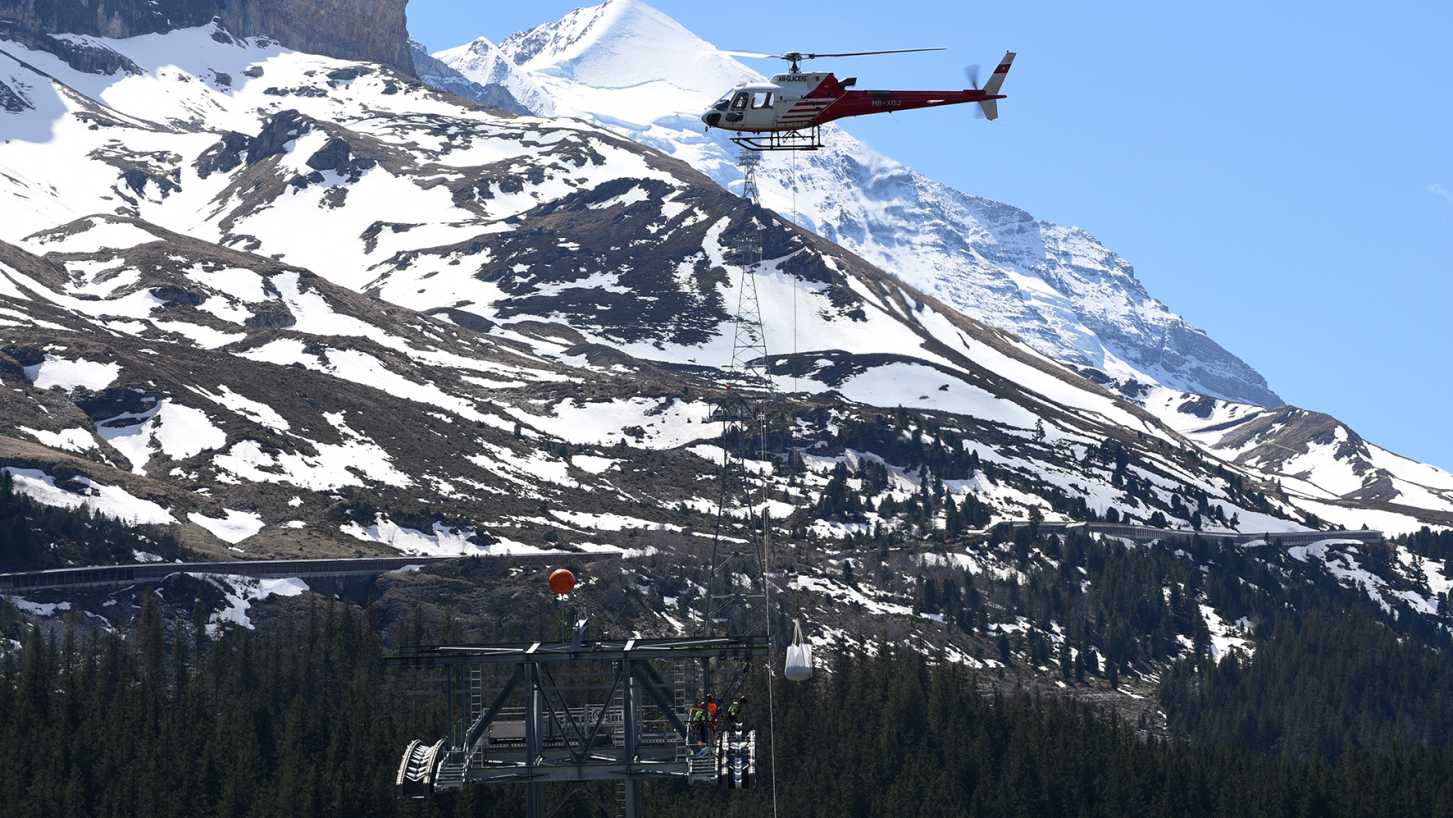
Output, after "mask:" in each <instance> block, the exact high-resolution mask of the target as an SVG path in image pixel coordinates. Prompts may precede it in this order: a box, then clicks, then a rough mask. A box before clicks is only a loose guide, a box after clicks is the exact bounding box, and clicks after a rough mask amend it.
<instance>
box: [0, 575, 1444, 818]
mask: <svg viewBox="0 0 1453 818" xmlns="http://www.w3.org/2000/svg"><path fill="white" fill-rule="evenodd" d="M164 610H165V609H164V607H163V606H162V605H160V604H159V603H158V601H157V598H156V597H155V596H154V595H151V594H147V595H145V597H144V599H143V603H142V608H141V611H140V613H139V615H138V616H137V617H136V619H135V621H134V623H133V625H132V626H131V632H130V633H127V634H125V635H123V634H109V635H101V636H96V637H88V638H85V639H80V638H77V637H76V636H75V632H74V631H67V632H62V633H61V634H60V635H58V636H53V637H51V638H46V637H43V636H42V635H41V632H40V631H39V630H33V631H31V634H30V636H29V639H28V642H27V644H25V645H24V648H23V650H22V651H21V652H19V654H18V655H17V653H15V652H11V653H10V654H8V656H7V658H6V659H5V661H4V666H3V668H0V799H3V800H0V803H4V804H5V805H6V807H5V814H6V815H7V816H12V817H13V818H40V817H41V816H47V817H49V816H88V815H97V816H158V817H159V818H165V817H166V816H176V817H177V818H182V817H183V816H219V817H227V818H230V817H232V816H239V817H240V816H371V815H379V816H393V815H403V816H434V815H442V816H450V815H471V816H484V815H491V816H511V815H516V814H519V813H520V812H521V811H522V804H523V799H522V797H521V794H520V793H519V792H517V791H512V790H511V789H509V788H497V789H490V790H473V791H468V792H467V793H466V794H465V795H464V796H461V797H458V798H456V799H454V800H452V801H444V802H439V803H437V804H436V803H428V802H401V801H396V800H395V799H394V797H393V788H392V782H393V776H394V773H395V771H396V768H397V764H398V759H399V754H400V752H401V750H402V748H403V747H404V745H405V744H406V743H407V741H408V740H409V739H410V738H415V737H418V736H421V735H437V734H438V730H439V724H440V723H441V721H440V716H441V714H440V713H439V712H438V710H437V706H438V705H437V701H438V699H437V696H429V695H419V689H418V682H417V680H416V679H413V678H412V677H410V676H408V675H407V674H404V673H401V672H398V671H388V670H385V669H384V666H383V665H382V663H381V662H380V659H381V657H382V656H383V655H384V653H385V650H386V648H385V646H384V645H383V644H382V642H381V641H380V639H379V637H378V636H377V635H376V628H375V627H374V623H372V622H371V613H370V610H369V609H367V608H358V607H356V606H351V605H347V604H345V603H340V602H328V601H321V600H320V601H315V602H312V603H310V604H309V606H308V608H307V611H306V614H305V615H301V616H296V617H291V618H289V619H287V620H286V621H285V623H284V624H282V625H280V626H279V627H277V628H275V629H272V630H263V631H257V632H254V631H248V630H240V629H239V630H232V631H227V632H225V633H224V634H222V635H221V636H219V637H218V638H216V639H213V638H209V637H208V636H207V629H206V628H205V627H204V626H203V625H202V623H201V622H195V623H193V622H188V621H186V620H172V621H168V620H166V619H165V613H164ZM1334 626H1335V623H1333V622H1328V621H1319V620H1318V619H1317V618H1316V617H1312V616H1309V617H1306V618H1304V620H1303V621H1302V622H1301V624H1300V625H1299V627H1301V628H1303V629H1304V630H1305V631H1306V634H1304V635H1305V637H1306V638H1305V639H1303V640H1302V641H1298V642H1293V641H1288V643H1287V644H1289V645H1291V644H1294V645H1298V647H1293V648H1288V650H1291V651H1293V652H1294V655H1291V656H1287V657H1272V658H1271V659H1269V660H1268V661H1265V662H1263V660H1262V659H1261V658H1260V657H1261V656H1262V655H1264V654H1258V656H1257V658H1256V659H1253V660H1252V661H1251V663H1250V664H1249V665H1248V666H1246V667H1242V666H1240V665H1237V664H1235V663H1233V662H1223V664H1222V665H1221V666H1220V668H1219V669H1216V670H1215V671H1214V672H1213V673H1212V675H1210V676H1209V677H1205V676H1200V677H1198V678H1201V679H1202V680H1203V681H1202V682H1201V683H1200V684H1193V683H1192V681H1191V678H1192V676H1193V675H1194V674H1192V673H1191V669H1190V668H1182V669H1180V670H1179V671H1178V672H1177V673H1176V674H1172V676H1171V678H1170V679H1168V683H1167V686H1166V688H1165V690H1166V691H1167V702H1166V704H1167V707H1168V708H1169V710H1170V712H1171V715H1172V720H1173V722H1174V723H1176V724H1177V725H1178V726H1180V727H1182V728H1183V729H1184V735H1185V737H1184V738H1166V737H1164V736H1159V735H1153V734H1150V733H1147V732H1146V731H1144V730H1141V729H1139V728H1137V726H1136V725H1134V724H1132V723H1128V722H1126V721H1124V720H1121V719H1120V718H1118V717H1117V716H1116V715H1115V714H1114V713H1112V712H1109V711H1106V710H1102V709H1098V708H1096V707H1093V706H1091V705H1087V704H1084V703H1079V702H1076V701H1075V700H1074V699H1071V698H1066V697H1060V696H1054V697H1041V696H1039V695H1036V694H1032V693H1028V692H1024V691H1015V690H1007V691H1006V690H1003V689H995V688H994V687H993V685H991V684H989V682H990V681H991V680H990V679H988V678H986V677H981V676H977V675H975V673H974V672H972V671H968V670H966V669H963V668H962V667H961V666H957V665H952V664H948V663H935V662H933V661H931V660H928V659H925V658H924V657H922V656H919V655H918V654H916V653H912V652H906V653H905V652H902V651H898V650H895V649H894V648H893V647H892V646H890V645H887V644H880V645H876V646H875V649H876V656H867V655H857V654H849V655H842V656H840V657H837V658H836V659H834V660H833V662H832V664H831V667H830V670H829V671H828V672H821V673H819V674H817V676H816V678H815V679H814V681H813V682H812V683H810V684H807V685H787V684H785V683H781V682H779V687H778V688H777V705H778V707H777V713H778V717H777V720H776V747H777V751H778V758H777V760H776V769H777V773H778V776H779V777H778V787H777V797H778V799H779V808H780V814H783V815H793V816H960V815H968V816H1046V815H1048V816H1060V815H1063V816H1079V815H1086V816H1090V815H1104V816H1123V815H1161V816H1202V815H1205V816H1211V815H1226V816H1231V815H1236V816H1287V817H1288V818H1291V817H1292V816H1387V815H1406V816H1414V815H1417V816H1424V815H1453V777H1450V776H1449V772H1453V753H1450V752H1449V750H1448V748H1447V742H1446V741H1445V740H1443V737H1444V736H1445V735H1446V732H1445V731H1446V727H1447V715H1446V707H1447V705H1446V702H1447V701H1449V700H1450V698H1448V697H1446V696H1443V695H1440V694H1442V693H1445V692H1447V686H1448V674H1447V672H1446V671H1439V670H1437V668H1436V667H1434V664H1433V663H1422V664H1419V663H1417V662H1413V661H1411V660H1409V657H1407V656H1402V655H1399V654H1398V647H1397V640H1396V639H1393V640H1391V641H1384V640H1383V639H1382V638H1381V637H1380V636H1379V635H1376V634H1372V633H1363V632H1361V631H1359V630H1357V629H1350V630H1349V629H1342V630H1340V631H1337V630H1336V629H1335V627H1334ZM1288 627H1292V626H1291V625H1288ZM1334 634H1335V636H1336V638H1337V639H1338V640H1339V642H1340V644H1339V649H1337V650H1335V651H1324V650H1322V648H1323V647H1327V645H1325V644H1324V642H1323V641H1320V640H1326V639H1332V638H1334ZM1272 644H1273V645H1276V644H1277V642H1276V641H1275V640H1274V641H1273V642H1272ZM18 657H23V661H21V660H20V658H18ZM1338 657H1345V658H1338ZM1287 658H1290V659H1294V660H1296V661H1297V662H1299V663H1300V664H1301V665H1302V666H1303V667H1301V668H1298V669H1297V670H1296V671H1295V672H1293V673H1291V674H1290V675H1288V674H1286V673H1285V672H1283V673H1280V674H1277V673H1272V672H1269V671H1266V670H1264V669H1263V667H1262V666H1263V665H1269V666H1272V667H1281V668H1283V671H1285V665H1284V664H1283V661H1282V660H1283V659H1287ZM1193 688H1195V689H1193ZM1374 694H1376V696H1377V697H1378V700H1379V701H1382V702H1386V703H1387V707H1388V708H1391V709H1392V710H1393V711H1397V712H1382V711H1380V710H1377V709H1375V708H1370V707H1368V706H1367V701H1366V700H1367V699H1368V698H1369V697H1371V696H1373V695H1374ZM1182 698H1183V699H1184V700H1185V701H1181V700H1180V699H1182ZM753 701H755V702H761V701H765V698H764V696H763V695H761V692H760V691H758V695H756V696H754V697H753ZM764 718H765V716H764V714H763V713H761V712H751V713H749V719H750V720H752V721H753V722H754V723H755V725H756V726H757V727H758V728H759V729H760V728H761V727H762V726H763V724H762V721H763V720H764ZM1248 731H1249V732H1248ZM764 744H765V738H764ZM764 752H765V747H764ZM770 766H771V760H770V758H769V757H767V756H766V755H764V756H763V758H762V759H761V762H760V765H759V769H761V770H763V771H765V770H766V769H768V768H769V767H770ZM759 783H760V784H762V785H763V786H759V787H758V788H756V789H753V790H748V791H724V790H717V789H715V788H713V787H710V786H707V787H700V786H698V787H690V788H688V787H687V786H686V785H684V784H683V785H675V784H670V785H668V784H662V785H656V786H653V787H648V789H647V795H648V803H649V805H650V811H651V814H653V815H671V816H723V815H743V816H745V815H767V814H770V800H771V790H770V788H769V787H767V786H765V785H766V784H767V776H766V775H763V776H762V778H761V781H760V782H759ZM558 814H562V815H578V816H585V815H592V814H594V813H592V812H590V807H589V805H588V804H587V803H586V802H584V801H581V802H579V803H575V802H572V804H570V805H567V806H566V807H565V808H564V809H563V810H562V811H561V812H560V813H558Z"/></svg>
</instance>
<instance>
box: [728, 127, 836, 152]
mask: <svg viewBox="0 0 1453 818" xmlns="http://www.w3.org/2000/svg"><path fill="white" fill-rule="evenodd" d="M731 140H732V141H733V142H735V143H737V144H738V145H740V146H741V147H743V148H746V149H747V150H749V151H815V150H817V149H818V148H821V147H822V134H821V132H820V131H819V129H818V128H813V129H812V130H810V131H768V132H766V133H760V134H752V135H751V136H733V137H732V138H731Z"/></svg>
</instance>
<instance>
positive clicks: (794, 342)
mask: <svg viewBox="0 0 1453 818" xmlns="http://www.w3.org/2000/svg"><path fill="white" fill-rule="evenodd" d="M801 221H802V219H801V217H800V216H798V214H797V151H792V222H793V224H796V225H797V226H798V227H801V226H802V224H801ZM799 388H800V387H799V386H798V383H797V276H795V275H794V276H792V391H793V392H797V391H798V390H799Z"/></svg>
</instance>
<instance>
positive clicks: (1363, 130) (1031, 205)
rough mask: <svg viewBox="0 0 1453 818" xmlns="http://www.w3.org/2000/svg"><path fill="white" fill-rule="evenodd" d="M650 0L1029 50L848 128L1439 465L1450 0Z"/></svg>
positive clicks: (871, 41)
mask: <svg viewBox="0 0 1453 818" xmlns="http://www.w3.org/2000/svg"><path fill="white" fill-rule="evenodd" d="M587 4H588V3H584V2H569V1H568V0H565V1H564V2H562V1H561V0H535V2H532V3H528V4H526V3H519V4H503V3H490V4H484V3H476V4H470V5H468V6H462V5H461V4H458V3H457V2H449V0H413V2H412V3H411V4H410V8H409V21H410V28H411V30H412V31H413V33H414V36H415V37H416V38H417V39H419V40H420V41H422V42H424V43H425V44H426V45H428V46H429V47H430V48H432V49H438V48H444V47H448V46H452V45H457V44H458V43H460V42H463V41H465V40H468V39H472V38H473V37H475V36H478V35H481V34H482V35H485V36H488V37H490V38H492V39H496V40H498V39H502V38H503V37H504V36H506V35H508V34H510V33H512V32H514V31H517V30H521V29H525V28H529V27H531V26H533V25H535V24H538V23H541V22H545V21H546V20H549V19H554V18H556V17H559V16H560V15H561V14H563V13H564V12H566V11H568V10H569V9H571V8H574V7H576V6H579V5H587ZM654 4H655V5H656V6H657V7H658V8H660V9H662V10H663V11H665V12H667V13H668V14H671V15H672V16H674V17H675V18H676V19H678V20H680V21H681V22H682V23H684V24H685V25H686V26H687V27H688V28H690V29H692V30H693V31H695V32H696V33H698V34H700V35H701V36H702V37H704V38H705V39H707V40H709V41H711V42H714V43H716V44H718V45H720V46H723V47H727V48H741V49H760V50H774V49H799V50H804V51H807V50H865V49H873V48H902V47H912V46H946V47H948V48H949V49H950V50H949V51H948V52H947V53H945V54H929V55H905V56H901V57H869V58H860V59H858V60H851V61H842V62H839V63H835V64H834V65H833V68H835V69H837V70H839V71H840V73H847V74H854V75H858V76H860V77H862V78H863V80H862V81H863V84H864V85H866V86H871V87H897V88H912V87H950V88H952V87H960V86H961V83H962V77H963V74H962V70H961V69H962V66H963V65H965V64H968V63H981V64H985V65H990V66H991V65H993V63H994V61H995V60H996V59H997V58H998V56H999V55H1000V54H1002V53H1003V51H1004V50H1005V49H1006V48H1012V49H1014V50H1016V51H1018V52H1019V61H1018V62H1017V63H1016V64H1015V67H1014V71H1013V73H1012V74H1011V75H1010V77H1009V80H1008V82H1007V83H1006V84H1005V92H1006V93H1008V94H1009V95H1010V98H1009V99H1008V100H1006V101H1004V102H1002V103H1000V111H1001V114H1002V115H1001V118H1000V119H999V121H997V122H994V123H986V122H981V121H978V120H975V119H973V118H971V117H970V116H969V115H968V114H967V113H966V112H964V111H962V110H956V109H941V110H937V111H925V112H916V113H914V114H912V115H903V116H898V117H891V118H890V117H873V118H868V119H864V120H859V121H854V122H851V123H850V124H848V125H847V127H848V129H849V130H851V131H853V132H854V133H855V134H857V135H858V136H860V137H862V138H864V139H865V140H867V141H868V142H869V143H870V144H872V145H874V146H875V147H876V148H878V149H880V150H881V151H883V152H884V153H886V154H888V155H889V156H892V157H894V158H896V159H898V160H900V161H903V162H905V163H908V164H911V165H913V166H914V167H916V168H918V169H920V170H922V171H924V172H925V173H927V174H929V175H930V176H933V177H935V178H938V179H940V180H943V181H945V182H948V183H950V184H953V185H954V186H956V187H959V188H961V189H963V190H965V191H968V192H971V193H977V194H980V195H984V196H988V197H991V198H995V199H999V200H1002V201H1005V202H1008V203H1011V204H1014V205H1017V206H1020V207H1023V208H1025V209H1026V210H1028V211H1030V212H1031V213H1033V214H1035V215H1036V216H1038V217H1040V218H1044V219H1048V220H1051V221H1056V222H1061V223H1066V224H1077V225H1081V226H1083V227H1085V228H1087V229H1088V230H1090V231H1091V232H1093V233H1094V234H1096V235H1097V236H1098V237H1099V238H1100V239H1101V240H1103V241H1104V242H1105V243H1106V244H1107V245H1109V246H1110V247H1112V248H1114V249H1115V250H1116V251H1118V252H1119V253H1120V254H1121V255H1123V256H1125V257H1126V258H1128V259H1129V260H1130V261H1131V262H1132V263H1133V264H1134V265H1135V268H1136V271H1137V273H1138V275H1139V276H1140V278H1141V280H1142V281H1144V282H1145V285H1146V287H1147V288H1148V289H1149V290H1150V292H1151V293H1152V294H1153V295H1155V296H1157V297H1158V298H1160V299H1161V300H1162V301H1165V302H1166V303H1167V304H1169V305H1170V306H1171V308H1172V309H1175V310H1177V311H1178V312H1180V313H1181V314H1182V315H1184V316H1185V317H1186V318H1187V320H1189V321H1190V322H1191V323H1192V324H1195V325H1197V326H1200V327H1203V328H1205V329H1206V330H1207V331H1208V332H1210V333H1211V335H1212V337H1214V338H1216V339H1217V340H1218V341H1220V342H1221V343H1222V344H1223V345H1225V346H1226V347H1227V348H1228V349H1230V350H1231V351H1232V352H1235V353H1236V354H1238V355H1240V356H1241V357H1242V358H1244V359H1246V360H1247V361H1248V362H1249V363H1251V364H1252V365H1253V366H1255V367H1256V368H1257V369H1259V370H1260V371H1261V372H1262V373H1263V374H1264V375H1265V376H1266V378H1267V380H1268V381H1270V383H1271V385H1272V387H1273V388H1274V389H1276V390H1277V391H1278V392H1279V393H1280V394H1281V395H1282V397H1283V398H1285V399H1286V400H1287V401H1289V402H1291V403H1294V404H1297V405H1299V406H1304V407H1307V408H1310V409H1317V410H1321V411H1325V412H1328V413H1330V414H1333V415H1336V416H1337V417H1339V418H1341V419H1342V420H1343V421H1345V422H1347V423H1348V424H1349V425H1351V426H1352V427H1353V428H1354V429H1356V430H1358V431H1359V432H1361V433H1362V434H1363V435H1364V436H1365V437H1367V438H1368V439H1370V440H1372V441H1374V442H1377V443H1380V444H1382V445H1385V446H1387V447H1389V448H1391V449H1393V450H1394V451H1398V452H1400V453H1403V454H1406V455H1409V456H1412V457H1416V458H1418V459H1421V460H1428V461H1431V462H1434V463H1437V464H1439V465H1441V466H1443V467H1445V468H1453V434H1449V433H1448V431H1447V429H1448V425H1447V424H1448V421H1449V418H1450V417H1453V3H1449V2H1447V0H1423V2H1415V1H1414V0H1390V1H1389V2H1383V3H1366V2H1356V3H1353V2H1341V0H1332V1H1331V2H1310V1H1309V0H1296V1H1295V2H1288V1H1287V0H1283V1H1282V2H1277V3H1265V2H1249V1H1248V0H1223V1H1222V2H1213V3H1194V4H1181V3H1165V2H1163V0H1161V2H1114V1H1113V0H1112V2H1108V3H1105V2H1099V3H1091V2H1040V3H1012V2H999V3H988V2H979V3H973V4H969V3H964V2H962V0H898V2H893V3H884V2H881V0H879V1H878V2H858V0H840V1H839V2H836V3H832V4H825V3H781V2H766V1H765V0H735V2H730V3H727V2H716V3H708V2H701V0H656V2H655V3H654ZM646 56H647V57H648V56H649V55H646ZM762 67H763V69H764V70H766V69H767V68H768V66H766V65H763V66H762Z"/></svg>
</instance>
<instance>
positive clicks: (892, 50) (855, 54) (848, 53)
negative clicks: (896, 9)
mask: <svg viewBox="0 0 1453 818" xmlns="http://www.w3.org/2000/svg"><path fill="white" fill-rule="evenodd" d="M946 50H947V49H944V48H890V49H888V50H887V51H842V52H839V53H836V54H803V55H802V59H804V60H813V59H817V58H818V57H871V56H873V55H875V54H916V53H918V52H920V51H946Z"/></svg>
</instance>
